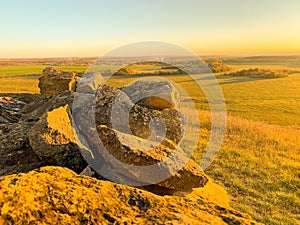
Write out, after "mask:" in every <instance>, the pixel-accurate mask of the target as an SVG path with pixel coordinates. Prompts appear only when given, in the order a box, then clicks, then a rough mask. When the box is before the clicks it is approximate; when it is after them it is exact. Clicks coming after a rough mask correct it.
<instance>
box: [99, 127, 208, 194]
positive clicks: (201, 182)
mask: <svg viewBox="0 0 300 225" xmlns="http://www.w3.org/2000/svg"><path fill="white" fill-rule="evenodd" d="M97 131H98V134H99V137H100V138H101V141H102V143H103V144H104V147H105V148H106V150H107V151H108V152H109V153H110V154H111V155H112V156H113V157H114V158H116V159H117V160H119V161H121V162H123V163H125V164H127V165H134V166H150V165H153V164H157V165H159V166H160V167H161V168H160V174H158V173H155V172H154V171H149V170H147V171H139V172H141V174H136V173H137V171H132V170H130V169H128V170H127V169H126V168H124V167H122V168H118V167H116V166H118V165H114V164H113V163H111V162H109V161H108V160H107V161H106V165H105V166H104V168H102V170H103V171H104V170H105V172H108V171H110V172H111V173H115V174H121V175H122V176H120V177H121V179H120V182H122V179H132V180H137V181H140V182H143V180H155V179H156V178H157V177H160V176H164V174H165V175H167V179H165V178H164V180H163V181H161V182H159V183H156V184H155V186H158V187H161V188H162V189H163V190H164V191H165V192H170V193H171V192H177V191H182V192H186V191H191V189H192V188H196V187H204V186H205V184H206V183H207V182H208V178H207V176H206V175H205V174H204V172H203V171H201V170H200V167H199V166H198V165H197V164H196V163H195V162H194V161H193V160H189V159H187V158H186V156H185V154H184V152H179V153H178V154H173V156H172V157H173V161H174V162H176V163H178V164H182V165H184V164H185V163H186V162H187V163H186V165H185V166H183V168H181V169H180V170H179V171H178V172H176V171H175V169H174V167H175V166H174V165H173V164H166V165H164V166H162V164H161V163H162V162H163V161H164V160H166V158H167V157H168V156H169V155H170V154H171V153H172V152H173V150H172V149H170V148H168V147H166V145H164V144H161V143H157V142H152V141H149V140H145V139H143V138H139V137H137V136H134V135H130V134H125V133H121V132H118V131H116V130H113V129H111V128H108V127H107V126H105V125H100V126H98V127H97ZM105 167H108V168H109V170H108V169H107V168H105ZM162 172H163V173H162ZM116 179H118V178H117V177H116ZM122 183H126V182H122Z"/></svg>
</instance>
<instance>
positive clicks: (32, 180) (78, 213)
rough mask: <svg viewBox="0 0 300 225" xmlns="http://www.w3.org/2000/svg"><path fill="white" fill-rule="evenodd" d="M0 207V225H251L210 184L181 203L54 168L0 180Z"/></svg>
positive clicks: (250, 221) (223, 192) (169, 198)
mask: <svg viewBox="0 0 300 225" xmlns="http://www.w3.org/2000/svg"><path fill="white" fill-rule="evenodd" d="M0 203H1V204H0V223H1V224H15V225H19V224H190V225H193V224H195V225H199V224H202V225H211V224H218V225H222V224H224V225H226V224H239V225H250V224H251V225H255V224H257V223H256V222H255V221H253V220H252V219H251V217H249V216H248V215H246V214H243V213H240V212H239V211H236V210H234V209H232V208H231V207H230V206H229V204H228V196H227V194H226V192H225V191H224V190H223V189H222V188H221V187H220V186H218V185H216V184H214V183H213V182H211V181H209V182H208V184H207V185H206V186H205V187H204V188H197V189H194V191H193V192H192V193H191V194H189V195H186V196H184V197H178V196H158V195H155V194H152V193H150V192H147V191H143V190H140V189H136V188H132V187H128V186H125V185H121V184H115V183H112V182H109V181H101V180H96V179H94V178H90V177H85V176H78V175H76V174H75V173H74V172H72V171H70V170H68V169H65V168H60V167H43V168H40V169H38V170H35V171H31V172H29V173H27V174H19V175H11V176H6V177H1V179H0Z"/></svg>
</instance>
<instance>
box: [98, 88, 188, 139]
mask: <svg viewBox="0 0 300 225" xmlns="http://www.w3.org/2000/svg"><path fill="white" fill-rule="evenodd" d="M116 101H117V102H116ZM113 109H114V110H115V111H114V113H112V110H113ZM112 117H113V118H112ZM125 117H128V121H126V120H125ZM112 119H113V121H112ZM183 120H184V119H183V116H182V115H181V114H180V113H179V112H178V111H176V110H175V109H170V108H164V109H162V110H156V109H150V108H147V107H145V106H142V105H139V104H133V103H132V101H131V99H130V98H129V97H128V96H127V95H126V94H125V93H124V92H122V91H121V90H119V89H117V88H114V87H110V86H103V87H102V88H101V89H100V90H99V91H98V96H97V99H96V107H95V122H96V124H97V125H106V126H108V127H110V128H112V127H113V128H114V129H117V130H119V131H122V132H124V133H132V134H133V135H135V136H138V137H141V138H144V139H152V140H154V141H155V140H156V141H158V140H159V139H161V136H164V138H167V139H169V140H171V141H172V142H174V143H175V144H178V143H179V141H180V139H181V136H182V132H183V130H182V129H183V123H184V121H183ZM162 123H164V126H162ZM151 128H152V129H151ZM155 128H156V129H155ZM162 131H164V132H165V133H163V134H161V132H162Z"/></svg>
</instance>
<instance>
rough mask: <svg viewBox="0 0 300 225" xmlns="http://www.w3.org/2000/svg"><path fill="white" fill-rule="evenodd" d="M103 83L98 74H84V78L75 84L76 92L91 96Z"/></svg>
mask: <svg viewBox="0 0 300 225" xmlns="http://www.w3.org/2000/svg"><path fill="white" fill-rule="evenodd" d="M76 76H77V75H76ZM78 78H79V77H78ZM103 83H104V79H103V77H102V76H101V74H100V73H92V72H89V73H85V74H84V76H82V78H81V79H79V81H78V82H77V88H76V91H77V92H81V93H89V94H93V93H95V92H96V91H97V89H98V88H99V87H100V86H102V85H103Z"/></svg>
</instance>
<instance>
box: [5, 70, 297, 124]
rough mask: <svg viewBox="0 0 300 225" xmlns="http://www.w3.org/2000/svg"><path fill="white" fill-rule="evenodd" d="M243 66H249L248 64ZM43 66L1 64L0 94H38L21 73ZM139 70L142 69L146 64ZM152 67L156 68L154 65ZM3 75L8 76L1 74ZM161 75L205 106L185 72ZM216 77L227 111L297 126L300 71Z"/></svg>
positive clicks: (118, 82) (120, 81)
mask: <svg viewBox="0 0 300 225" xmlns="http://www.w3.org/2000/svg"><path fill="white" fill-rule="evenodd" d="M106 67H107V66H106ZM106 67H104V66H103V67H101V68H102V69H104V68H106ZM152 67H153V66H152ZM237 67H238V69H240V68H241V67H243V65H238V66H237ZM245 67H246V68H248V67H249V65H248V66H245ZM245 67H244V68H245ZM263 67H265V66H263ZM279 67H281V66H279ZM43 68H44V67H41V66H29V67H28V68H27V67H26V66H21V67H20V68H18V67H16V66H12V67H11V68H10V67H6V68H5V69H3V68H1V67H0V78H1V85H0V93H16V92H30V93H39V89H38V87H37V84H38V81H37V79H38V76H28V75H27V76H20V75H23V74H35V73H41V71H42V70H43ZM58 68H59V69H61V70H65V71H77V72H82V71H85V70H86V69H87V67H80V66H66V67H58ZM98 68H99V67H98ZM132 68H134V67H132ZM274 68H278V66H274ZM134 69H135V68H134ZM142 69H143V70H145V69H146V67H145V68H142ZM151 69H156V68H155V67H153V68H151ZM1 74H2V77H1ZM3 74H10V75H6V76H3ZM164 77H166V78H168V79H170V80H172V81H174V82H175V83H177V84H179V85H180V86H181V87H183V88H184V89H185V90H186V92H187V93H188V94H189V95H190V97H191V98H192V99H193V100H194V102H195V104H196V107H197V108H198V109H208V105H207V103H206V102H207V100H206V98H205V96H204V94H203V92H202V91H201V89H199V87H198V85H197V84H196V83H195V82H193V81H192V80H191V79H190V77H188V76H186V75H174V76H164ZM216 77H217V80H218V82H219V84H220V86H221V88H222V91H223V95H224V98H225V101H226V107H227V110H228V113H229V114H231V115H234V116H239V117H242V118H245V119H251V120H256V121H264V122H267V123H271V124H280V125H289V126H295V127H300V88H299V87H300V74H291V75H290V76H289V77H287V78H278V79H257V78H247V77H230V76H222V75H216ZM135 79H136V77H134V76H122V77H118V76H115V77H112V78H111V79H110V80H109V82H108V84H111V85H113V86H117V87H121V86H124V85H126V84H127V83H129V82H131V81H133V80H135ZM199 79H200V78H199Z"/></svg>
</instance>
